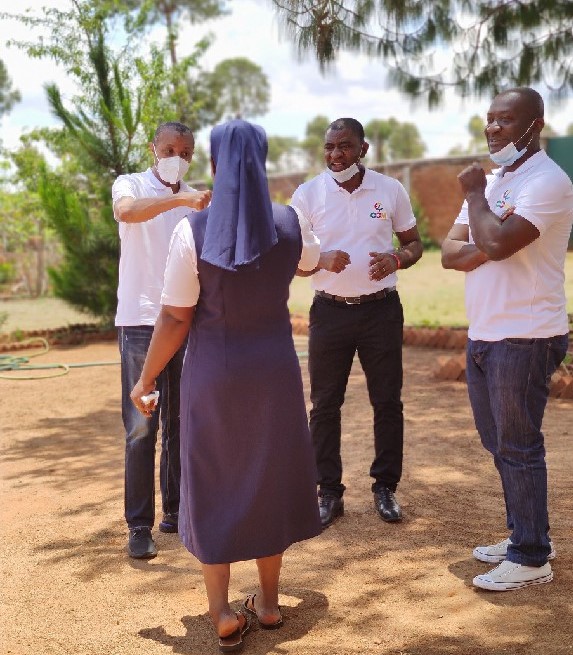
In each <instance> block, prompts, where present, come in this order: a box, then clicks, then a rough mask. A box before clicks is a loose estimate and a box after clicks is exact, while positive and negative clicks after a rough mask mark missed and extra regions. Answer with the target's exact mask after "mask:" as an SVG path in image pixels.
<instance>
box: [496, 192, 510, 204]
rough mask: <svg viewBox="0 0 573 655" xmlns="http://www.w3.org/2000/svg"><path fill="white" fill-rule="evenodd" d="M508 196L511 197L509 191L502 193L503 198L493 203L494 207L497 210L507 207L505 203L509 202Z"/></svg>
mask: <svg viewBox="0 0 573 655" xmlns="http://www.w3.org/2000/svg"><path fill="white" fill-rule="evenodd" d="M510 195H511V191H510V190H509V189H507V190H506V191H504V192H503V196H502V197H501V198H500V199H499V200H498V201H497V202H496V203H495V206H496V207H497V208H498V209H505V208H506V207H507V206H508V205H509V203H508V202H507V201H508V200H509V196H510Z"/></svg>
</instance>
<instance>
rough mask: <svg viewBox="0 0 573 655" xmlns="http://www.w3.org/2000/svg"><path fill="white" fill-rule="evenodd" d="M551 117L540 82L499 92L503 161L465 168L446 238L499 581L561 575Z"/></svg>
mask: <svg viewBox="0 0 573 655" xmlns="http://www.w3.org/2000/svg"><path fill="white" fill-rule="evenodd" d="M543 125H544V121H543V100H542V98H541V96H540V95H539V94H538V93H537V92H536V91H534V90H533V89H530V88H517V89H510V90H508V91H505V92H504V93H501V94H499V95H498V96H496V97H495V98H494V100H493V102H492V104H491V106H490V109H489V111H488V114H487V123H486V126H485V135H486V138H487V142H488V147H489V152H490V157H491V159H492V160H493V161H494V163H496V164H497V165H498V166H500V168H498V169H496V170H494V171H493V172H492V175H490V176H487V177H486V174H485V173H484V171H483V169H482V168H481V167H480V166H479V165H478V164H473V165H472V166H469V167H468V168H466V169H465V170H464V171H462V173H460V175H459V176H458V178H459V180H460V183H461V186H462V189H463V191H464V194H465V196H466V201H465V203H464V205H463V207H462V210H461V213H460V214H459V216H458V218H457V219H456V221H455V223H454V226H453V227H452V229H451V230H450V232H449V234H448V237H447V238H446V239H445V241H444V243H443V246H442V262H443V265H444V267H445V268H453V269H456V270H459V271H464V272H465V273H466V311H467V315H468V320H469V333H468V336H469V340H468V347H467V369H466V377H467V381H468V393H469V397H470V402H471V406H472V409H473V414H474V419H475V424H476V427H477V430H478V432H479V435H480V438H481V441H482V444H483V446H484V447H485V448H486V449H487V450H488V451H489V452H490V453H491V454H492V455H493V461H494V464H495V466H496V468H497V470H498V473H499V476H500V478H501V484H502V488H503V493H504V497H505V507H506V518H507V528H508V530H509V531H510V535H509V537H508V538H507V539H504V540H502V541H500V542H499V543H496V544H493V545H488V546H477V547H476V548H475V549H474V551H473V554H474V557H475V558H476V559H478V560H480V561H482V562H490V563H497V564H499V565H498V566H497V567H496V568H494V569H492V570H491V571H489V572H487V573H485V574H482V575H478V576H476V577H475V578H474V580H473V583H474V585H476V586H477V587H480V588H482V589H488V590H493V591H509V590H512V589H520V588H521V587H526V586H529V585H534V584H542V583H545V582H550V581H551V580H552V579H553V572H552V570H551V565H550V564H549V562H548V560H549V559H552V558H553V557H555V550H554V548H553V544H552V543H551V541H550V537H549V518H548V513H547V469H546V464H545V446H544V438H543V433H542V432H541V425H542V421H543V415H544V412H545V407H546V404H547V398H548V394H549V381H550V378H551V375H552V374H553V372H554V371H555V369H556V368H557V367H558V366H559V364H560V363H561V362H562V360H563V358H564V357H565V354H566V351H567V345H568V332H569V327H568V321H567V313H566V302H565V290H564V285H563V282H564V264H565V254H566V251H567V243H568V240H569V235H570V234H571V225H572V222H573V185H572V184H571V180H570V179H569V178H568V177H567V175H566V174H565V172H564V171H562V170H561V169H560V168H559V166H557V164H556V163H555V162H553V161H552V160H551V159H549V157H548V156H547V155H546V153H545V152H544V151H543V150H541V149H540V143H539V134H540V132H541V130H542V128H543Z"/></svg>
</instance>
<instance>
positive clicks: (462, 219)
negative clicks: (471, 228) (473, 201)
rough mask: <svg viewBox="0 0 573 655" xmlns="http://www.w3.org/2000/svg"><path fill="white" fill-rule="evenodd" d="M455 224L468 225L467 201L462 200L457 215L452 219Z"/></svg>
mask: <svg viewBox="0 0 573 655" xmlns="http://www.w3.org/2000/svg"><path fill="white" fill-rule="evenodd" d="M454 223H455V224H456V225H469V224H470V215H469V213H468V201H467V200H464V202H463V205H462V208H461V209H460V213H459V214H458V217H457V218H456V220H455V221H454Z"/></svg>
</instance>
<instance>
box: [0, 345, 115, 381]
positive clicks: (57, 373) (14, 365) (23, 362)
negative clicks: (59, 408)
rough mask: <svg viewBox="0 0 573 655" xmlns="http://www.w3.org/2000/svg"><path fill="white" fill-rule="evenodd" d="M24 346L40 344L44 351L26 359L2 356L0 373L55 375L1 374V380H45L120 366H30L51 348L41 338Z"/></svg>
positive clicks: (90, 364)
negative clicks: (73, 371)
mask: <svg viewBox="0 0 573 655" xmlns="http://www.w3.org/2000/svg"><path fill="white" fill-rule="evenodd" d="M21 343H22V344H24V345H29V346H32V345H34V344H38V345H41V346H42V350H40V351H39V352H36V353H31V354H28V355H26V356H25V357H23V356H21V355H10V354H8V355H0V371H16V372H20V371H40V370H52V371H54V372H53V373H51V374H49V375H3V374H0V378H2V379H4V380H44V379H47V378H57V377H61V376H62V375H67V374H68V373H69V371H70V369H71V368H86V367H88V366H112V365H117V364H119V363H120V362H119V360H117V361H114V362H87V363H83V364H29V361H30V359H32V358H33V357H39V356H40V355H45V354H46V353H47V352H48V351H49V350H50V346H49V344H48V342H47V341H46V340H45V339H43V338H41V337H35V338H34V339H28V340H27V341H22V342H21Z"/></svg>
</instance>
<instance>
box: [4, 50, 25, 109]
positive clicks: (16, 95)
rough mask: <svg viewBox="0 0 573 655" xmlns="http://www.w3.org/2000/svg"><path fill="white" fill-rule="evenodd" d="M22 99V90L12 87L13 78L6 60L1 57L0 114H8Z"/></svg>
mask: <svg viewBox="0 0 573 655" xmlns="http://www.w3.org/2000/svg"><path fill="white" fill-rule="evenodd" d="M20 100H21V96H20V92H19V91H18V90H16V89H13V88H12V80H11V79H10V76H9V75H8V71H7V70H6V66H5V64H4V62H3V61H2V60H1V59H0V116H2V114H7V113H8V112H9V111H10V110H11V109H12V107H13V106H14V105H15V104H16V103H17V102H20Z"/></svg>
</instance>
